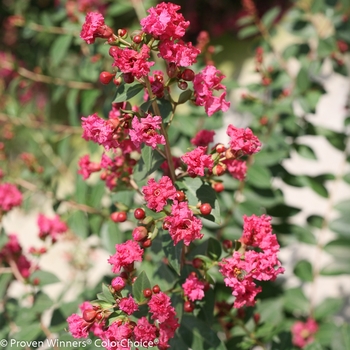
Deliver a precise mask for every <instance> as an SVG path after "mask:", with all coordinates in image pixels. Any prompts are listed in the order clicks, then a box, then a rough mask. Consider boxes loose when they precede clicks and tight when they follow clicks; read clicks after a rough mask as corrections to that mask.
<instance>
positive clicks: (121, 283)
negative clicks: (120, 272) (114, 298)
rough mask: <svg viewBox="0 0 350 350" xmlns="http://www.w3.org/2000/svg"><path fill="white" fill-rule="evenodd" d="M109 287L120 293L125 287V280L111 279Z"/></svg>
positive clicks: (119, 278)
mask: <svg viewBox="0 0 350 350" xmlns="http://www.w3.org/2000/svg"><path fill="white" fill-rule="evenodd" d="M111 286H112V287H113V289H114V290H116V291H120V290H122V289H124V287H125V280H124V279H123V278H121V277H119V276H118V277H115V278H113V279H112V282H111Z"/></svg>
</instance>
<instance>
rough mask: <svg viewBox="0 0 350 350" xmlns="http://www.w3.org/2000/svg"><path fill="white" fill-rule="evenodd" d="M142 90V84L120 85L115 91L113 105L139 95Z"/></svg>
mask: <svg viewBox="0 0 350 350" xmlns="http://www.w3.org/2000/svg"><path fill="white" fill-rule="evenodd" d="M143 89H144V87H143V85H142V84H139V83H134V84H125V83H122V84H120V85H119V87H118V89H117V95H116V98H115V99H114V100H113V103H120V102H124V101H127V100H130V99H131V98H132V97H134V96H136V95H137V94H139V93H140V92H141V91H142V90H143Z"/></svg>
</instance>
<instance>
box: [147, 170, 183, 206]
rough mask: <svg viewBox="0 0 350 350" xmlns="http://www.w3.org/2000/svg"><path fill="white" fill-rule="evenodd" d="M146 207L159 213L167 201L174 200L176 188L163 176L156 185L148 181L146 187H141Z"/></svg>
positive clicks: (152, 181) (152, 180)
mask: <svg viewBox="0 0 350 350" xmlns="http://www.w3.org/2000/svg"><path fill="white" fill-rule="evenodd" d="M142 193H143V194H144V196H145V201H146V202H147V207H148V208H150V209H152V210H155V211H157V212H160V211H162V210H163V208H164V206H165V205H166V204H167V200H168V199H172V200H174V199H175V198H176V188H175V187H174V185H173V183H172V182H171V179H170V178H169V177H168V176H163V177H162V178H161V179H160V180H159V182H158V183H157V182H156V181H155V180H154V179H149V180H148V182H147V186H144V187H142Z"/></svg>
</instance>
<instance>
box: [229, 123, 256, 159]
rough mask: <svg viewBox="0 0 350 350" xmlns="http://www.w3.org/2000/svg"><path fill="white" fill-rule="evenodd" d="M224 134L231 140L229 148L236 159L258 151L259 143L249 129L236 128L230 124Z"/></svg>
mask: <svg viewBox="0 0 350 350" xmlns="http://www.w3.org/2000/svg"><path fill="white" fill-rule="evenodd" d="M226 133H227V135H228V136H230V138H231V140H230V147H231V149H232V150H233V151H234V152H235V154H236V157H240V156H242V155H250V154H254V153H257V152H259V151H260V148H261V143H260V141H259V139H258V138H257V137H256V136H255V135H254V134H253V132H252V131H251V130H250V129H249V128H246V129H243V128H236V127H234V126H233V125H231V124H230V125H229V126H228V128H227V131H226Z"/></svg>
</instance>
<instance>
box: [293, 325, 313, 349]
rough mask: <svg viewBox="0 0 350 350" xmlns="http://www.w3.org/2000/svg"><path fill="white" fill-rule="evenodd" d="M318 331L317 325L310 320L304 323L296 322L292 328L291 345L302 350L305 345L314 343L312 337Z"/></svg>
mask: <svg viewBox="0 0 350 350" xmlns="http://www.w3.org/2000/svg"><path fill="white" fill-rule="evenodd" d="M317 331H318V324H317V322H316V321H315V320H313V319H312V318H309V319H308V320H307V321H306V322H302V321H297V322H295V323H294V325H293V326H292V335H293V338H292V343H293V345H295V346H297V347H299V348H304V347H305V346H306V345H308V344H310V343H312V342H313V341H314V339H315V338H314V335H315V334H316V333H317Z"/></svg>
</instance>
